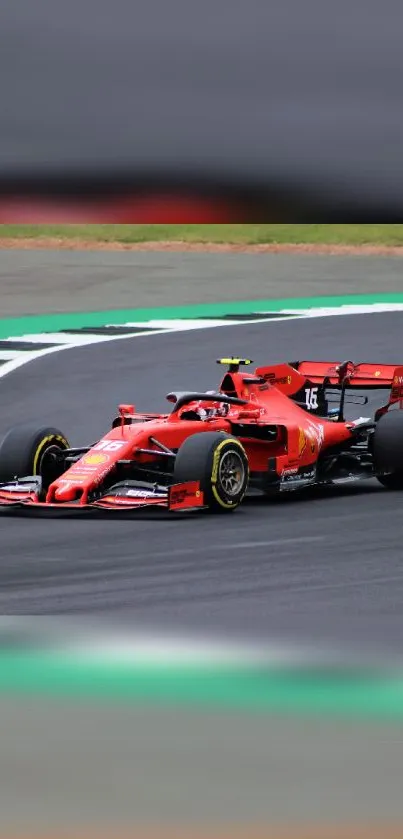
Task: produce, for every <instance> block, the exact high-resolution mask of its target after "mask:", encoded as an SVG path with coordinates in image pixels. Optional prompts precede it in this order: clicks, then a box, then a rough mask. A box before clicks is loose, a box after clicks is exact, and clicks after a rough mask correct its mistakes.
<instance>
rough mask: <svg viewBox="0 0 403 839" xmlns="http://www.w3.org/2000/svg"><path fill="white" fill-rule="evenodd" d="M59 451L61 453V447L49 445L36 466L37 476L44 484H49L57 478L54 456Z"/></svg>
mask: <svg viewBox="0 0 403 839" xmlns="http://www.w3.org/2000/svg"><path fill="white" fill-rule="evenodd" d="M61 451H63V449H62V447H61V446H58V445H57V444H55V443H51V444H50V445H49V446H47V447H46V449H45V450H44V451H43V453H42V456H41V459H40V461H39V464H38V474H39V475H41V476H42V479H43V481H44V482H45V483H49V482H51V481H52V480H53V479H54V478H56V477H57V476H58V475H57V473H58V470H57V467H56V461H55V459H54V455H56V454H58V453H59V452H61Z"/></svg>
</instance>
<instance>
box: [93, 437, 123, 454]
mask: <svg viewBox="0 0 403 839" xmlns="http://www.w3.org/2000/svg"><path fill="white" fill-rule="evenodd" d="M122 446H124V443H123V441H121V440H101V442H100V443H97V444H96V446H94V449H96V450H97V451H99V452H117V451H118V449H121V448H122Z"/></svg>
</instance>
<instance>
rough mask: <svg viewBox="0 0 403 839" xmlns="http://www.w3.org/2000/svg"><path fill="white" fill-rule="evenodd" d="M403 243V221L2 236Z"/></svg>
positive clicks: (96, 227)
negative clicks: (396, 222) (401, 222)
mask: <svg viewBox="0 0 403 839" xmlns="http://www.w3.org/2000/svg"><path fill="white" fill-rule="evenodd" d="M12 239H29V240H46V239H48V240H49V239H52V240H57V239H60V240H71V241H76V242H77V243H79V242H86V243H90V242H94V243H103V242H104V243H114V242H116V243H121V244H127V245H130V244H136V243H146V242H186V243H206V244H208V243H216V244H229V245H252V246H253V245H266V244H267V245H276V244H278V245H287V244H295V245H298V244H308V245H309V244H312V245H335V246H343V245H346V246H349V245H350V246H360V245H374V246H384V247H385V246H387V247H399V246H403V224H64V225H48V224H46V225H45V224H44V225H41V224H21V225H16V224H2V225H0V246H1V240H12Z"/></svg>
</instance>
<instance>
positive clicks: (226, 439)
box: [174, 431, 249, 512]
mask: <svg viewBox="0 0 403 839" xmlns="http://www.w3.org/2000/svg"><path fill="white" fill-rule="evenodd" d="M187 481H199V482H200V489H201V491H202V492H203V495H204V501H205V504H206V506H207V507H208V508H209V509H210V510H211V511H212V512H231V511H232V510H236V508H237V507H239V505H240V504H241V503H242V501H243V498H244V496H245V493H246V490H247V488H248V482H249V464H248V458H247V456H246V453H245V449H244V448H243V446H242V444H241V443H240V442H239V440H237V439H236V437H232V436H231V435H230V434H223V433H220V432H216V431H203V432H201V433H200V434H194V435H192V436H191V437H188V438H187V439H186V440H185V441H184V443H182V445H181V447H180V449H179V450H178V453H177V456H176V460H175V466H174V482H175V483H185V482H187Z"/></svg>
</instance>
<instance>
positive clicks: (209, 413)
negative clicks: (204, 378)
mask: <svg viewBox="0 0 403 839" xmlns="http://www.w3.org/2000/svg"><path fill="white" fill-rule="evenodd" d="M216 393H217V391H216V390H206V394H208V395H209V396H215V395H216ZM212 401H213V404H212V405H211V407H209V408H204V407H203V406H202V403H201V402H199V403H198V408H197V410H198V411H199V412H200V417H201V418H202V419H208V418H210V417H225V416H227V414H228V410H229V405H227V404H225V403H222V402H215V403H214V400H212Z"/></svg>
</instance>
